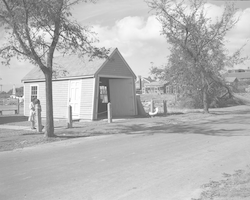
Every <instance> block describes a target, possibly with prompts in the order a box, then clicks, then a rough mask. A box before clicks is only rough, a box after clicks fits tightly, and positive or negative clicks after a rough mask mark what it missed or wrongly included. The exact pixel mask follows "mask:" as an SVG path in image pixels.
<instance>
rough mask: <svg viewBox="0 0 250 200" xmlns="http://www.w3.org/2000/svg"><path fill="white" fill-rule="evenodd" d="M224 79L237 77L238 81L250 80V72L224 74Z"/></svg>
mask: <svg viewBox="0 0 250 200" xmlns="http://www.w3.org/2000/svg"><path fill="white" fill-rule="evenodd" d="M224 77H225V78H226V77H236V78H237V79H250V72H232V73H226V74H224Z"/></svg>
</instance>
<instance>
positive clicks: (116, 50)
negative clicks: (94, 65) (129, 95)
mask: <svg viewBox="0 0 250 200" xmlns="http://www.w3.org/2000/svg"><path fill="white" fill-rule="evenodd" d="M115 52H117V53H118V54H119V56H120V57H121V59H122V60H123V62H124V63H125V64H126V65H127V67H128V69H129V71H130V72H131V73H132V75H133V77H134V79H136V75H135V73H134V72H133V70H132V69H131V68H130V66H129V65H128V63H127V62H126V60H125V59H124V58H123V56H122V54H121V53H120V51H119V49H118V48H117V47H116V48H115V49H114V50H113V52H112V53H111V54H110V55H109V57H108V58H107V59H106V60H105V62H104V63H103V64H102V66H101V67H100V68H99V69H98V70H97V71H96V72H95V74H94V76H96V75H97V74H98V73H99V72H100V71H101V70H102V68H103V67H104V66H105V65H106V63H107V62H108V61H109V58H111V57H112V56H113V55H114V54H115Z"/></svg>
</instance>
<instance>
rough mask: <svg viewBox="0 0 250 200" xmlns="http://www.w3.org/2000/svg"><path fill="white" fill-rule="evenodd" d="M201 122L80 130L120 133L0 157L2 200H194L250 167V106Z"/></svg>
mask: <svg viewBox="0 0 250 200" xmlns="http://www.w3.org/2000/svg"><path fill="white" fill-rule="evenodd" d="M201 116H203V115H201V114H199V113H194V114H191V115H179V116H177V115H176V116H169V117H167V118H152V119H138V120H136V121H135V120H131V121H130V120H125V121H124V120H121V121H117V122H116V123H113V124H110V125H106V123H103V124H102V123H100V122H99V126H97V124H95V123H93V124H91V125H89V126H86V124H85V127H82V125H81V124H78V126H79V127H78V128H75V129H76V130H78V132H80V131H79V130H82V131H83V130H84V131H86V132H85V134H86V133H90V132H91V133H93V134H97V133H99V134H102V135H104V134H108V133H109V134H110V133H120V134H115V135H106V136H95V137H87V138H76V139H72V140H66V141H60V142H56V143H50V144H44V145H38V146H34V147H31V148H25V149H22V150H16V151H6V152H1V153H0V160H1V165H0V171H1V174H0V180H1V181H0V188H1V190H0V199H9V200H12V199H13V200H14V199H17V197H18V199H26V200H33V199H40V200H43V199H46V200H50V199H51V200H52V199H53V200H54V199H63V200H64V199H65V200H66V199H76V200H78V199H79V200H155V199H157V200H168V199H169V200H190V199H191V197H197V195H198V194H199V193H200V192H201V189H200V186H201V185H202V184H204V183H207V182H209V180H220V179H221V178H222V174H223V173H229V174H231V173H233V172H234V171H235V170H238V169H244V168H246V166H247V165H249V164H250V156H249V155H250V145H249V144H250V126H249V118H250V112H249V107H238V108H228V109H223V110H222V109H219V110H214V111H213V112H212V113H211V114H209V115H206V116H203V117H201ZM112 131H113V132H112ZM122 132H123V133H125V134H121V133H122ZM71 134H73V133H71Z"/></svg>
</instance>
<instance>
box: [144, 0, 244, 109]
mask: <svg viewBox="0 0 250 200" xmlns="http://www.w3.org/2000/svg"><path fill="white" fill-rule="evenodd" d="M146 2H147V4H148V6H149V7H150V8H151V9H152V10H154V11H155V12H156V16H157V18H158V20H159V22H160V23H161V25H162V31H161V34H162V35H163V36H165V38H166V40H167V42H168V43H169V44H170V46H171V48H170V56H169V59H168V63H167V65H166V66H165V70H164V71H165V73H167V74H168V75H166V76H165V77H168V78H170V80H171V82H172V83H173V84H177V85H179V86H181V87H182V88H185V91H190V90H191V91H193V93H195V94H201V95H202V104H203V108H204V112H208V109H209V101H211V100H212V99H213V98H211V97H212V96H213V95H214V94H215V93H216V92H215V89H217V88H221V87H224V88H226V91H227V92H228V93H229V94H230V90H229V88H228V87H227V86H226V84H225V83H224V81H223V78H222V77H221V75H220V71H221V70H222V69H224V68H225V67H226V66H233V65H234V64H236V63H239V62H242V61H243V60H242V59H241V58H240V50H238V51H237V52H235V53H234V54H233V55H232V56H229V55H228V54H227V51H226V49H225V36H226V34H227V33H228V31H229V30H231V29H232V28H233V26H234V25H235V24H236V23H237V21H238V18H236V17H235V13H236V8H235V7H234V5H233V4H226V5H225V8H224V12H223V13H222V15H221V17H220V18H218V19H217V20H216V21H213V20H212V19H210V18H209V17H207V16H206V10H205V6H204V5H205V1H203V0H187V1H184V0H183V1H172V0H146ZM152 72H153V73H154V71H152ZM197 91H198V92H197Z"/></svg>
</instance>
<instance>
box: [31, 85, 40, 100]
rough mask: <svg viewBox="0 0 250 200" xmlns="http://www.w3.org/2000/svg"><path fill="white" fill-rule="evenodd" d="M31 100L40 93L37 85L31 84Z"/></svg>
mask: <svg viewBox="0 0 250 200" xmlns="http://www.w3.org/2000/svg"><path fill="white" fill-rule="evenodd" d="M30 91H31V92H30V94H31V95H30V100H32V99H33V98H37V94H38V87H37V86H31V88H30Z"/></svg>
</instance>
